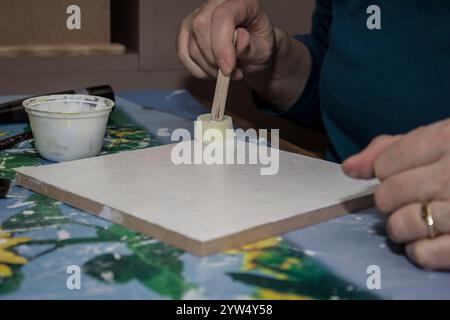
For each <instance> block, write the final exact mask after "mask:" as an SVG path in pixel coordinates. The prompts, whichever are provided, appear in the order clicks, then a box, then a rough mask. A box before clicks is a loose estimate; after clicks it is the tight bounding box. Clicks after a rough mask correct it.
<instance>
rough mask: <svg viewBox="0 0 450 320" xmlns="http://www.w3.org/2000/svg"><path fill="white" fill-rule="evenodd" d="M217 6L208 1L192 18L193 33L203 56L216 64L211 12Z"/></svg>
mask: <svg viewBox="0 0 450 320" xmlns="http://www.w3.org/2000/svg"><path fill="white" fill-rule="evenodd" d="M215 7H216V6H215V4H213V3H206V4H205V5H204V6H203V7H201V10H198V11H197V12H196V13H195V14H194V16H193V18H192V33H193V35H194V37H195V39H196V40H197V44H198V47H199V48H200V51H201V52H202V55H203V57H204V58H205V60H206V61H207V62H208V63H209V64H212V65H215V64H216V61H215V58H214V54H213V52H212V48H211V14H212V12H213V11H214V9H215Z"/></svg>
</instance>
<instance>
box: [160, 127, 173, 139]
mask: <svg viewBox="0 0 450 320" xmlns="http://www.w3.org/2000/svg"><path fill="white" fill-rule="evenodd" d="M156 134H157V135H158V136H159V137H170V135H171V134H170V132H169V128H159V129H158V131H157V132H156Z"/></svg>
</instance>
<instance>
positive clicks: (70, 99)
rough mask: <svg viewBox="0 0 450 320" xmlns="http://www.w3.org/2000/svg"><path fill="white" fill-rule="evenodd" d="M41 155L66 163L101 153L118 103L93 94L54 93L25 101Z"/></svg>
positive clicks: (35, 141)
mask: <svg viewBox="0 0 450 320" xmlns="http://www.w3.org/2000/svg"><path fill="white" fill-rule="evenodd" d="M23 106H24V107H25V111H26V112H27V113H28V118H29V119H30V124H31V130H32V132H33V136H34V143H35V146H36V149H37V151H38V152H39V154H40V155H41V156H42V157H43V158H45V159H47V160H51V161H55V162H63V161H70V160H77V159H82V158H89V157H94V156H96V155H98V154H99V153H100V151H101V149H102V146H103V140H104V136H105V132H106V125H107V122H108V117H109V114H110V113H111V110H112V108H113V107H114V102H113V101H111V100H109V99H106V98H102V97H97V96H89V95H78V94H76V95H66V94H64V95H51V96H42V97H36V98H30V99H28V100H25V101H24V102H23Z"/></svg>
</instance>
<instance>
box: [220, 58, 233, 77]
mask: <svg viewBox="0 0 450 320" xmlns="http://www.w3.org/2000/svg"><path fill="white" fill-rule="evenodd" d="M219 64H220V70H221V71H222V73H223V74H224V75H225V76H229V75H230V73H231V71H232V70H231V66H230V65H229V63H228V62H227V61H226V60H225V59H223V58H222V59H220V63H219Z"/></svg>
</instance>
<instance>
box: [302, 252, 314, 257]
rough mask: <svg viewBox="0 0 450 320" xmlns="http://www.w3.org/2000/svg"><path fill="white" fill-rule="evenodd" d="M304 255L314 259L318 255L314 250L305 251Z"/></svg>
mask: <svg viewBox="0 0 450 320" xmlns="http://www.w3.org/2000/svg"><path fill="white" fill-rule="evenodd" d="M303 253H304V254H305V255H307V256H310V257H314V256H315V255H316V253H315V252H314V251H312V250H303Z"/></svg>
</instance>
